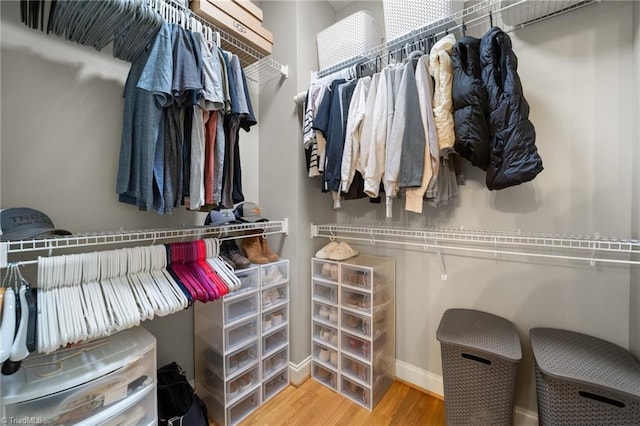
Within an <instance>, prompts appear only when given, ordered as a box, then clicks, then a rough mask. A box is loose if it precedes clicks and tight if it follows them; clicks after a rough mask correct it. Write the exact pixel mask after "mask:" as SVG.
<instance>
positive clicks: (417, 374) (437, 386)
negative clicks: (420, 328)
mask: <svg viewBox="0 0 640 426" xmlns="http://www.w3.org/2000/svg"><path fill="white" fill-rule="evenodd" d="M396 377H397V378H398V379H401V380H404V381H405V382H408V383H411V384H412V385H414V386H417V387H419V388H422V389H424V390H427V391H429V392H431V393H433V394H436V395H440V396H442V395H444V385H443V382H442V376H440V375H437V374H433V373H431V372H429V371H427V370H423V369H422V368H418V367H416V366H415V365H412V364H409V363H406V362H404V361H400V360H396ZM513 424H514V425H515V426H537V425H538V415H537V413H535V412H533V411H529V410H525V409H523V408H520V407H516V409H515V413H514V419H513Z"/></svg>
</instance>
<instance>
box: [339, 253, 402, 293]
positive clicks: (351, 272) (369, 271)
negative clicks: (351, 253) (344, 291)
mask: <svg viewBox="0 0 640 426" xmlns="http://www.w3.org/2000/svg"><path fill="white" fill-rule="evenodd" d="M340 266H341V268H340V283H341V284H343V285H347V286H351V287H355V288H362V289H365V290H369V291H374V292H375V291H376V290H377V289H379V288H382V287H385V286H387V285H388V284H393V283H394V282H395V259H393V258H388V257H379V256H369V255H365V254H360V255H358V256H356V257H354V258H352V259H349V260H347V261H345V262H343V263H342V264H341V265H340Z"/></svg>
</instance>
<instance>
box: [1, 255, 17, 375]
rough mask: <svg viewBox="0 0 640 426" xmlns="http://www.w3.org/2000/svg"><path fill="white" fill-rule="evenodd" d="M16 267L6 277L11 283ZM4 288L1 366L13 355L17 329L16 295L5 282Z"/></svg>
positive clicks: (10, 266) (11, 267)
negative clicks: (12, 350)
mask: <svg viewBox="0 0 640 426" xmlns="http://www.w3.org/2000/svg"><path fill="white" fill-rule="evenodd" d="M15 267H16V266H15V265H13V264H12V265H9V268H8V269H9V271H8V273H7V275H6V276H5V281H7V277H8V279H9V281H8V282H9V283H10V282H11V280H12V279H13V274H14V273H15ZM3 286H4V287H5V288H6V290H5V295H4V307H3V309H2V323H0V364H2V363H4V362H5V361H6V360H7V359H8V358H9V356H10V355H11V347H12V345H13V338H14V336H15V329H16V306H15V305H16V295H15V292H14V290H13V288H11V287H8V288H7V287H6V285H5V283H4V282H3Z"/></svg>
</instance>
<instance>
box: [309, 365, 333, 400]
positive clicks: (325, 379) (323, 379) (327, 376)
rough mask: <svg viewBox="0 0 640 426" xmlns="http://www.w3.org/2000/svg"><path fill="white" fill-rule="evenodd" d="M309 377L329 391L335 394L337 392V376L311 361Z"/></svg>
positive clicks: (328, 369)
mask: <svg viewBox="0 0 640 426" xmlns="http://www.w3.org/2000/svg"><path fill="white" fill-rule="evenodd" d="M311 375H312V377H313V378H314V379H315V380H316V381H318V382H320V383H321V384H323V385H325V386H326V387H328V388H329V389H331V390H333V391H335V392H337V391H338V374H337V373H336V372H335V371H333V370H331V369H330V368H327V367H326V366H325V365H320V364H318V363H317V362H315V361H313V362H312V365H311Z"/></svg>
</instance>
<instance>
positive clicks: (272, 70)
mask: <svg viewBox="0 0 640 426" xmlns="http://www.w3.org/2000/svg"><path fill="white" fill-rule="evenodd" d="M163 1H164V2H166V3H167V4H169V5H171V6H172V7H174V8H177V9H178V10H180V11H182V12H183V13H186V14H188V16H189V17H192V18H195V19H197V20H198V22H200V23H201V24H202V25H206V26H207V27H209V28H211V29H212V30H213V31H214V32H217V33H219V34H220V41H221V44H222V48H223V49H231V50H233V51H234V52H235V53H236V54H237V55H238V58H239V59H240V64H241V65H242V67H243V68H244V71H245V76H246V77H247V78H248V79H249V80H251V81H254V82H260V81H261V79H262V78H266V77H268V78H269V79H271V78H273V77H274V76H279V77H284V78H286V77H288V74H289V72H288V66H286V65H281V64H279V63H278V62H276V61H275V60H273V59H271V58H270V57H269V56H268V55H264V54H262V53H260V52H258V51H257V50H256V49H254V48H252V47H251V46H249V45H247V44H246V43H244V42H242V41H240V40H238V39H237V38H236V37H234V36H232V35H231V34H229V33H228V32H226V31H224V30H222V29H221V28H219V27H217V26H216V25H214V24H212V23H211V22H209V21H207V20H206V19H204V18H202V17H200V16H198V15H196V14H195V13H193V11H192V10H191V9H189V8H188V7H186V6H184V5H183V4H181V3H180V2H178V1H177V0H163ZM257 70H260V71H257Z"/></svg>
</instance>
